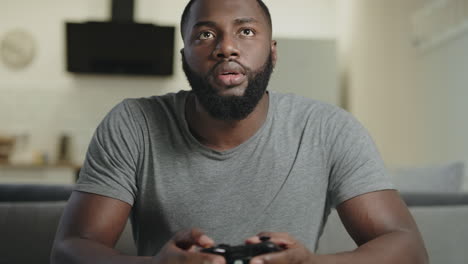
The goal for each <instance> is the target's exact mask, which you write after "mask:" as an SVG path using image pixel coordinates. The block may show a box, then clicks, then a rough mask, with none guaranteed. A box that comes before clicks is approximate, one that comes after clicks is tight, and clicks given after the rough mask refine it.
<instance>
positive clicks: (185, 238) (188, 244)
mask: <svg viewBox="0 0 468 264" xmlns="http://www.w3.org/2000/svg"><path fill="white" fill-rule="evenodd" d="M173 241H174V242H175V244H176V246H177V247H179V248H181V249H185V250H189V249H190V248H192V246H199V247H203V248H207V247H212V246H214V241H213V239H211V238H210V237H208V236H207V235H205V234H204V233H203V232H202V231H201V230H200V229H198V228H193V229H189V230H183V231H180V232H177V233H176V234H175V236H174V238H173Z"/></svg>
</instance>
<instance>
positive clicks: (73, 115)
mask: <svg viewBox="0 0 468 264" xmlns="http://www.w3.org/2000/svg"><path fill="white" fill-rule="evenodd" d="M265 2H266V3H267V4H268V5H269V6H270V8H271V13H272V15H273V23H274V26H275V30H274V34H275V35H276V36H278V37H294V38H335V37H336V24H335V9H336V8H335V1H332V0H315V1H311V0H291V1H272V0H270V1H269V0H266V1H265ZM184 3H185V1H171V0H136V12H135V19H136V20H137V21H139V22H152V23H156V24H162V25H175V26H176V27H178V23H179V19H180V14H181V12H182V9H183V7H184V6H185V4H184ZM109 10H110V9H109V1H108V0H79V1H76V0H41V1H30V0H2V1H0V38H1V37H2V36H3V35H4V34H5V33H6V32H7V31H9V30H11V29H14V28H22V29H25V30H27V31H29V32H31V33H32V34H33V35H34V37H35V39H36V43H37V47H38V51H37V56H36V58H35V59H34V61H33V63H32V64H31V65H30V66H29V67H27V68H26V69H24V70H20V71H15V70H11V69H9V68H7V67H6V66H5V65H3V64H1V63H0V134H1V133H27V134H29V135H30V138H29V143H30V144H29V148H28V149H24V153H30V152H31V151H42V152H46V153H48V154H49V156H50V158H51V159H54V158H55V153H56V143H57V141H58V136H59V135H60V134H61V133H68V134H70V135H71V136H72V143H73V146H72V148H73V153H72V158H73V160H74V161H75V162H77V163H81V162H82V160H83V158H84V154H85V151H86V148H87V144H88V142H89V140H90V137H91V135H92V133H93V131H94V129H95V127H96V126H97V124H98V123H99V121H100V120H101V119H102V117H103V116H104V115H105V113H107V112H108V111H109V109H110V108H111V107H112V106H113V105H115V104H116V103H117V102H119V101H120V100H122V99H123V98H126V97H139V96H149V95H157V94H164V93H167V92H171V91H177V90H180V89H188V85H187V83H186V81H185V76H184V75H183V72H182V70H181V67H180V56H179V54H178V52H176V58H175V61H176V65H175V74H174V76H172V77H165V78H161V77H145V78H143V77H115V76H112V77H111V76H107V77H102V76H91V75H88V76H83V75H73V74H69V73H67V72H66V71H65V59H64V53H65V51H64V22H65V21H86V20H107V19H108V18H109ZM181 47H182V43H181V40H180V37H179V36H178V35H177V40H176V51H178V50H179V49H180V48H181ZM29 156H30V155H28V157H29Z"/></svg>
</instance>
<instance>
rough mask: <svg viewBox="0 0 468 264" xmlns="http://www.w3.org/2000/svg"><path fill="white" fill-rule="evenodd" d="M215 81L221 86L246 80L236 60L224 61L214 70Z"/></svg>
mask: <svg viewBox="0 0 468 264" xmlns="http://www.w3.org/2000/svg"><path fill="white" fill-rule="evenodd" d="M214 76H215V79H216V82H217V83H218V84H220V85H222V86H226V87H235V86H238V85H240V84H242V83H243V82H244V81H245V80H246V76H245V70H244V68H243V67H242V66H241V65H239V64H238V63H236V62H226V63H222V64H220V65H219V66H218V67H216V69H215V71H214Z"/></svg>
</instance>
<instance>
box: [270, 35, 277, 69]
mask: <svg viewBox="0 0 468 264" xmlns="http://www.w3.org/2000/svg"><path fill="white" fill-rule="evenodd" d="M277 45H278V42H277V41H276V40H272V41H271V59H272V61H273V67H275V66H276V61H277V60H278V51H277Z"/></svg>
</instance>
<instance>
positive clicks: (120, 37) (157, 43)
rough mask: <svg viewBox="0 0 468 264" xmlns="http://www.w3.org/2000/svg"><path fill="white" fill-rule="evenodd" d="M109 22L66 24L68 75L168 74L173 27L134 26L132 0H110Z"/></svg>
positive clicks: (172, 43) (170, 64)
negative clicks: (69, 73) (70, 73)
mask: <svg viewBox="0 0 468 264" xmlns="http://www.w3.org/2000/svg"><path fill="white" fill-rule="evenodd" d="M111 10H112V12H111V14H112V15H111V17H112V19H111V21H109V22H98V21H89V22H85V23H71V22H67V23H66V55H67V56H66V58H67V70H68V71H69V72H72V73H93V74H127V75H172V73H173V60H174V33H175V28H174V27H161V26H156V25H153V24H145V23H135V22H134V19H133V11H134V2H133V0H112V8H111Z"/></svg>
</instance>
